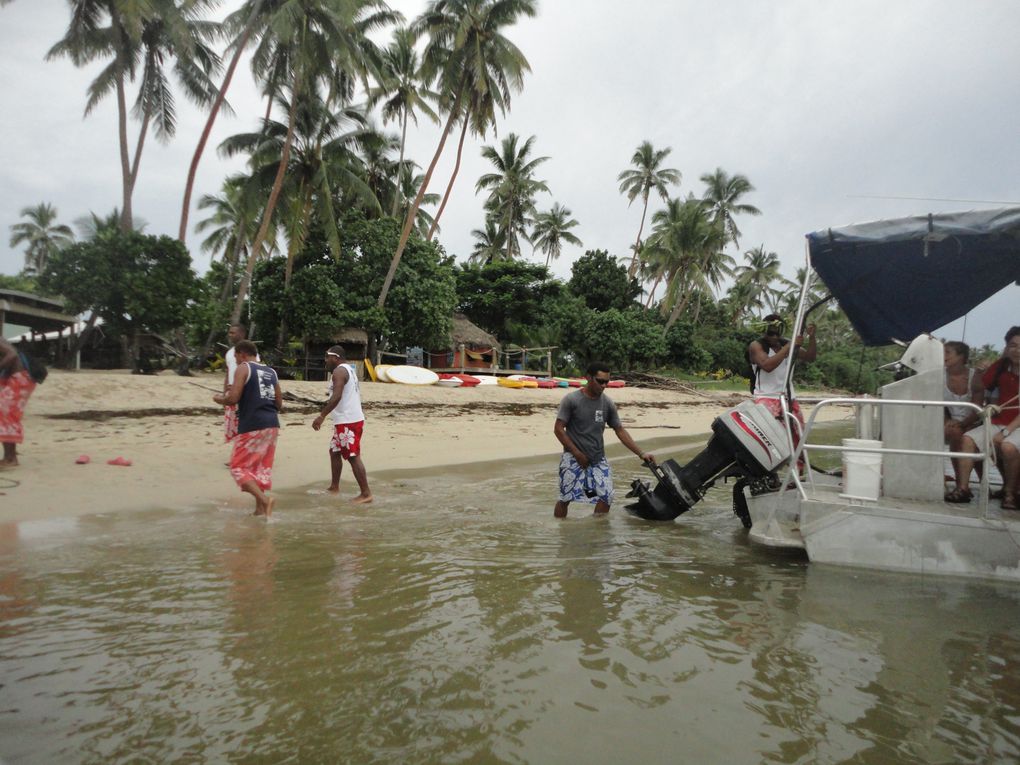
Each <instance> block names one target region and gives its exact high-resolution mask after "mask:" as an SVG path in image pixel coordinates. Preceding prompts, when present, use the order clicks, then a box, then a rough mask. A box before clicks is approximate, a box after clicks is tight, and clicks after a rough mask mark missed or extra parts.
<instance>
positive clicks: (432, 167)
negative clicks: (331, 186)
mask: <svg viewBox="0 0 1020 765" xmlns="http://www.w3.org/2000/svg"><path fill="white" fill-rule="evenodd" d="M462 95H463V94H462V93H458V94H457V99H456V100H455V101H454V104H453V107H452V108H451V109H450V116H449V118H447V120H446V126H445V127H444V128H443V135H442V137H441V138H440V139H439V146H438V147H437V148H436V153H435V155H434V156H433V157H432V162H430V163H429V167H428V170H426V171H425V177H424V178H423V179H422V182H421V186H420V187H419V188H418V193H417V194H415V195H414V201H413V202H411V206H410V207H409V208H408V210H407V218H406V219H405V220H404V228H403V230H401V232H400V242H399V243H398V244H397V251H396V252H395V253H393V259H392V260H391V261H390V268H389V270H388V271H387V272H386V278H385V279H383V285H382V289H381V290H380V291H379V301H378V303H377V305H378V307H379V308H382V307H383V306H385V305H386V295H387V294H389V291H390V286H391V285H392V284H393V277H394V276H396V273H397V267H398V266H399V265H400V258H401V256H403V254H404V250H405V249H406V247H407V240H408V239H410V238H411V229H412V228H413V227H414V221H415V218H416V217H417V216H418V208H419V207H421V200H422V199H424V198H425V192H426V191H427V190H428V187H429V181H431V180H432V174H433V173H434V172H435V171H436V165H437V164H439V157H440V156H441V155H442V153H443V149H444V148H445V147H446V139H447V138H448V137H449V135H450V130H451V129H453V123H454V120H456V119H457V114H458V112H459V111H460V103H461V99H462Z"/></svg>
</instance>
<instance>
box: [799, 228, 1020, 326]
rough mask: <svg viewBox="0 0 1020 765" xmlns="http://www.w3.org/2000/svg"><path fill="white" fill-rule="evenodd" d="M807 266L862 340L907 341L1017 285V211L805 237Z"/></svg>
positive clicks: (1019, 243)
mask: <svg viewBox="0 0 1020 765" xmlns="http://www.w3.org/2000/svg"><path fill="white" fill-rule="evenodd" d="M807 238H808V250H809V252H810V258H811V265H812V266H813V267H814V269H815V271H816V272H817V274H818V276H819V277H820V278H821V280H822V281H823V282H824V283H825V285H826V286H827V287H828V288H829V290H831V292H832V294H833V295H834V296H835V298H836V299H837V300H838V301H839V304H840V306H841V307H842V309H843V311H844V312H846V315H847V317H848V318H849V319H850V322H851V323H852V324H853V325H854V329H856V330H857V332H858V334H859V335H860V336H861V338H862V339H863V340H864V343H865V344H866V345H886V344H888V343H890V342H892V341H893V340H894V339H895V340H903V341H909V340H912V339H914V338H915V337H917V336H918V335H920V334H922V333H924V332H932V331H934V330H936V329H938V328H939V327H941V326H944V325H945V324H948V323H949V322H951V321H953V320H955V319H958V318H960V317H961V316H963V315H964V314H966V313H967V312H968V311H970V309H972V308H973V307H974V306H976V305H979V304H980V303H982V302H984V301H985V300H987V299H988V298H989V297H991V296H992V295H994V294H995V293H996V292H998V291H999V290H1001V289H1003V288H1004V287H1006V286H1008V285H1009V284H1011V283H1014V282H1016V283H1020V208H1009V209H1000V210H981V211H976V212H962V213H940V214H932V215H927V216H918V217H913V218H901V219H899V220H883V221H875V222H873V223H860V224H855V225H852V226H844V227H842V228H831V229H825V230H823V231H816V232H814V233H813V234H808V236H807Z"/></svg>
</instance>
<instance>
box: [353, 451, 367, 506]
mask: <svg viewBox="0 0 1020 765" xmlns="http://www.w3.org/2000/svg"><path fill="white" fill-rule="evenodd" d="M348 462H350V463H351V472H352V473H354V480H355V481H357V482H358V488H359V489H361V494H359V495H358V496H356V497H355V498H354V499H352V500H351V502H353V503H355V504H357V505H367V504H368V503H369V502H371V501H372V490H371V489H370V488H368V472H367V471H366V470H365V463H364V462H362V461H361V457H358V456H354V457H351V458H350V459H349V460H348Z"/></svg>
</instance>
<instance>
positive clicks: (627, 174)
mask: <svg viewBox="0 0 1020 765" xmlns="http://www.w3.org/2000/svg"><path fill="white" fill-rule="evenodd" d="M671 151H673V149H671V148H666V149H656V148H655V147H654V146H652V144H651V142H650V141H642V142H641V145H640V146H638V147H637V149H636V150H635V152H634V155H633V156H632V157H631V158H630V163H631V165H633V168H632V169H629V170H624V171H623V172H622V173H620V175H619V176H618V177H617V180H618V181H619V182H620V193H621V194H626V195H627V199H628V200H629V204H633V203H634V200H635V199H637V198H638V197H641V202H642V205H641V225H639V226H638V234H637V240H635V242H634V256H633V257H632V258H631V261H630V268H629V269H628V271H627V275H628V276H634V275H635V274H636V273H637V270H638V263H639V255H640V253H641V234H642V233H643V232H644V230H645V215H646V214H647V213H648V198H649V196H650V195H651V193H652V192H653V191H654V192H656V193H657V194H658V195H659V196H660V197H662V200H663V201H666V200H667V199H669V190H668V187H669V186H679V185H680V171H679V170H674V169H673V168H671V167H662V163H663V162H664V161H665V159H666V157H667V156H669V153H670V152H671Z"/></svg>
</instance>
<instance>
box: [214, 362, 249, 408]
mask: <svg viewBox="0 0 1020 765" xmlns="http://www.w3.org/2000/svg"><path fill="white" fill-rule="evenodd" d="M246 382H248V365H247V364H238V365H237V372H235V373H234V383H233V385H231V386H230V390H228V391H227V392H226V393H218V394H217V395H215V396H213V401H215V402H216V403H217V404H228V405H229V404H236V403H237V402H238V401H240V400H241V394H242V393H243V392H244V384H245V383H246Z"/></svg>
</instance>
